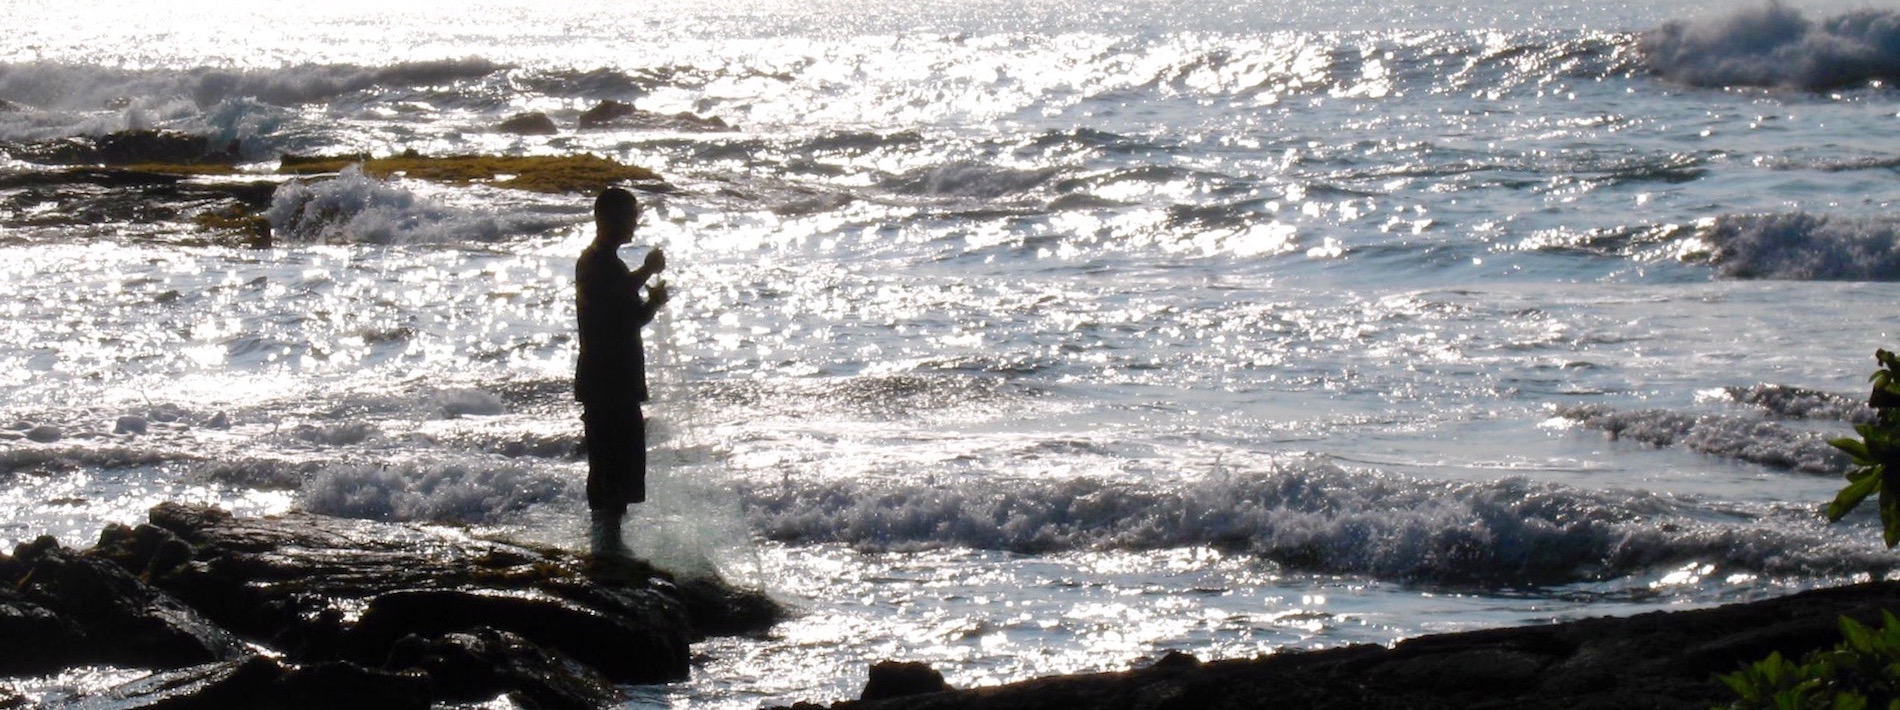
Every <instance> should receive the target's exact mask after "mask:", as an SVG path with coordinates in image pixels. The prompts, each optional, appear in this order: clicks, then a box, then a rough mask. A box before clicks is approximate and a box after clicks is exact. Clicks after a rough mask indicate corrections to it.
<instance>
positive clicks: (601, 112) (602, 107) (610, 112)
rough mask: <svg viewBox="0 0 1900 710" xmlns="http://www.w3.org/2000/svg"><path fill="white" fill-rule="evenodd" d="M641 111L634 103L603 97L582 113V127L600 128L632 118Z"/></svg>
mask: <svg viewBox="0 0 1900 710" xmlns="http://www.w3.org/2000/svg"><path fill="white" fill-rule="evenodd" d="M636 113H639V109H636V108H634V107H633V104H630V103H626V102H624V101H615V100H613V99H602V100H601V102H600V103H597V104H594V107H593V108H590V109H587V110H586V111H585V112H583V113H581V128H600V127H602V126H606V125H609V124H612V123H613V122H615V121H618V120H621V119H624V118H630V117H632V116H633V115H634V114H636Z"/></svg>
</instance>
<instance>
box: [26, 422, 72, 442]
mask: <svg viewBox="0 0 1900 710" xmlns="http://www.w3.org/2000/svg"><path fill="white" fill-rule="evenodd" d="M26 438H27V440H28V441H35V442H39V443H41V444H51V443H53V442H55V441H59V440H60V439H64V438H66V432H65V430H62V429H60V428H59V427H56V426H53V425H51V424H41V425H39V426H36V427H33V428H31V429H28V430H26Z"/></svg>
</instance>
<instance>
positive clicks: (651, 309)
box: [633, 247, 671, 325]
mask: <svg viewBox="0 0 1900 710" xmlns="http://www.w3.org/2000/svg"><path fill="white" fill-rule="evenodd" d="M665 270H666V253H665V252H662V251H660V248H659V247H654V248H653V250H652V251H649V252H647V258H646V261H644V262H641V264H640V268H638V269H635V270H634V271H633V289H634V296H633V300H634V302H635V303H637V304H639V306H638V307H637V308H638V313H637V315H638V321H639V323H640V325H646V324H648V323H651V322H653V315H654V314H655V313H658V312H659V311H660V306H663V305H666V301H667V299H668V298H671V294H668V293H667V291H666V282H664V281H660V280H657V279H654V280H653V283H652V284H651V285H648V286H647V297H646V298H644V299H642V298H640V294H639V290H640V286H641V285H642V284H646V283H647V280H648V279H652V278H653V277H654V276H655V275H657V274H659V273H660V272H662V271H665Z"/></svg>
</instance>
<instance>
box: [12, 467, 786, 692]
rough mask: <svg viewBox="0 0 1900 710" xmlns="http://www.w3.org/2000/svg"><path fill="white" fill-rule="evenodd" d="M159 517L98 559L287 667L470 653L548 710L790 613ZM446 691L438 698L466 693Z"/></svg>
mask: <svg viewBox="0 0 1900 710" xmlns="http://www.w3.org/2000/svg"><path fill="white" fill-rule="evenodd" d="M150 520H151V522H150V523H149V524H147V525H141V526H139V527H137V528H127V527H125V526H113V527H109V528H107V530H106V531H105V532H103V533H102V534H101V536H100V542H99V545H98V546H97V547H95V548H94V550H93V554H95V555H97V556H98V557H99V558H100V559H102V560H111V561H112V562H115V563H117V565H119V566H121V567H123V568H124V569H126V570H133V571H136V572H138V573H140V574H143V575H145V576H146V577H148V578H150V579H151V580H152V583H153V584H154V585H156V586H158V587H160V588H162V589H164V590H166V591H167V592H169V593H170V594H172V595H175V596H176V597H177V598H178V599H181V600H184V601H185V603H188V604H190V605H192V606H193V607H194V608H197V609H200V610H203V613H205V614H206V615H207V616H208V617H209V618H210V619H212V620H213V621H215V622H217V623H219V624H221V625H223V626H224V627H225V628H227V629H230V630H231V631H233V632H236V633H237V634H239V635H242V636H245V637H248V638H250V639H252V640H253V641H255V642H258V643H262V644H266V645H268V646H270V647H272V648H273V649H275V650H278V651H280V652H282V653H283V654H284V657H285V659H286V660H287V661H290V662H294V663H300V664H305V665H310V666H313V667H314V666H315V665H316V664H323V663H329V662H334V661H348V662H353V663H356V664H358V665H360V666H364V667H387V668H392V669H395V670H402V669H404V668H419V669H420V672H422V673H424V674H427V675H430V676H431V677H433V675H434V671H437V670H440V671H442V672H444V673H455V674H461V677H463V678H466V677H467V674H466V673H465V672H463V671H462V670H458V669H464V668H466V666H467V663H462V662H450V661H449V660H441V661H440V662H439V663H436V664H435V665H434V666H431V665H430V664H429V663H425V662H423V661H422V660H418V659H423V658H426V657H429V655H430V653H434V654H435V655H436V656H442V657H444V659H446V657H447V655H448V654H450V652H449V651H448V650H445V649H448V648H451V647H454V648H460V649H461V650H458V651H455V652H454V653H455V654H459V656H460V657H462V658H464V659H466V658H469V657H474V658H481V659H489V660H493V661H495V662H496V663H497V664H499V665H501V666H505V668H506V669H512V670H504V669H503V668H495V669H491V671H490V674H489V678H488V679H487V680H483V681H481V683H487V684H490V685H493V686H494V687H497V688H503V689H506V690H507V691H508V692H511V693H514V694H516V695H518V696H519V697H521V698H537V699H536V700H532V701H524V702H540V703H546V704H547V706H549V707H567V706H571V705H566V704H564V703H567V700H563V698H576V697H592V696H595V695H598V694H599V693H601V692H605V691H601V690H600V688H611V683H612V682H626V683H648V682H660V681H668V680H677V679H681V678H684V677H686V674H687V672H688V661H689V656H688V653H689V647H688V644H689V643H690V642H691V641H692V640H694V639H697V638H699V634H700V633H702V632H701V630H702V629H720V630H721V631H724V632H731V633H749V632H756V631H760V630H763V629H765V628H768V627H769V626H770V624H771V623H774V622H776V621H777V620H778V619H779V618H781V617H782V615H783V612H782V611H781V610H780V609H779V608H778V607H777V605H776V604H773V603H772V602H771V601H770V600H769V599H767V598H766V597H765V596H764V595H762V594H759V593H757V592H746V591H742V590H737V589H733V588H731V587H730V586H729V585H725V584H724V583H723V582H719V581H718V580H704V581H695V582H694V583H692V584H688V585H676V584H674V582H673V581H672V578H671V576H670V575H668V574H666V573H665V572H663V571H660V570H658V569H655V568H653V567H652V566H650V565H646V564H644V563H639V562H631V563H616V564H612V565H604V566H603V565H600V564H596V563H590V562H589V561H588V560H586V559H585V558H583V557H580V556H577V555H574V554H571V553H568V552H565V551H561V550H552V549H542V548H531V547H523V546H519V545H513V544H509V543H505V542H498V541H493V540H480V539H473V538H470V537H468V536H467V535H466V534H463V533H461V532H458V531H455V530H450V529H443V528H433V527H426V526H416V525H392V524H387V523H375V522H369V521H361V520H345V519H339V518H328V517H324V516H317V515H309V514H304V513H291V514H286V515H281V516H275V517H270V518H241V517H237V516H233V515H231V514H229V513H227V512H224V511H221V510H218V509H215V508H207V507H196V506H184V505H177V504H171V503H167V504H162V505H160V506H158V507H156V508H153V509H152V511H151V514H150ZM0 569H4V568H0ZM359 611H360V614H359V613H357V612H359ZM484 634H486V636H484ZM471 638H472V639H479V640H482V643H473V642H470V641H468V640H467V639H471ZM418 644H419V645H418ZM443 644H448V645H447V646H444V645H443ZM418 648H419V649H422V650H420V651H418V650H417V649H418ZM401 649H408V650H406V651H404V650H401ZM430 649H433V651H431V650H430ZM405 653H406V654H407V655H406V656H405V655H404V654H405ZM385 663H389V664H390V665H388V666H385ZM603 678H604V679H606V680H601V679H603ZM434 682H435V683H436V684H437V686H438V687H439V688H440V690H439V691H438V692H443V693H458V692H463V693H465V692H467V691H458V690H456V687H457V686H449V685H446V684H445V680H444V679H439V678H438V679H435V681H434ZM458 682H459V681H458ZM590 694H591V695H590ZM458 697H461V696H458ZM491 697H492V695H491ZM346 704H348V703H338V705H346Z"/></svg>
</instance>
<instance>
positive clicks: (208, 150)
mask: <svg viewBox="0 0 1900 710" xmlns="http://www.w3.org/2000/svg"><path fill="white" fill-rule="evenodd" d="M14 157H15V158H17V159H19V160H24V161H27V162H30V163H42V164H50V165H142V164H166V165H198V164H217V165H230V164H234V163H236V162H237V161H238V159H239V155H238V144H237V142H236V141H231V142H229V143H224V144H216V145H214V144H213V143H212V141H211V139H210V138H209V137H206V136H200V135H194V134H190V133H180V132H177V131H151V130H148V131H121V132H118V133H109V134H106V135H103V136H74V137H72V138H65V139H61V140H55V141H45V142H40V143H28V144H25V145H21V146H17V147H16V148H15V152H14Z"/></svg>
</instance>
